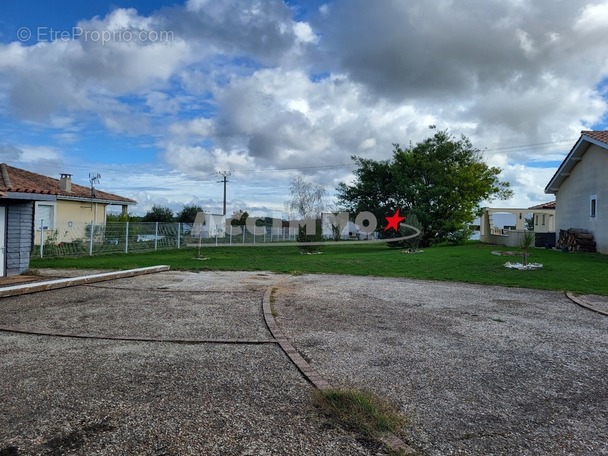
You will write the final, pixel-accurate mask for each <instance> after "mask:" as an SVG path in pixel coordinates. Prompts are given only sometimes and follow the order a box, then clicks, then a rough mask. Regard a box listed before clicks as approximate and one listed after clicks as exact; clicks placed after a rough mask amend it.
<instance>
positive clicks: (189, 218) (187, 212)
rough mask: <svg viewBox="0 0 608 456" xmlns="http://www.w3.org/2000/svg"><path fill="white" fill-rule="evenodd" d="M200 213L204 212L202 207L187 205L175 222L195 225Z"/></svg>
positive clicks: (178, 214)
mask: <svg viewBox="0 0 608 456" xmlns="http://www.w3.org/2000/svg"><path fill="white" fill-rule="evenodd" d="M199 212H204V211H203V208H202V207H200V206H197V205H195V204H190V205H189V204H185V205H184V207H183V209H182V210H181V211H179V212H178V213H177V215H176V216H175V220H176V221H178V222H180V223H194V219H195V218H196V214H198V213H199Z"/></svg>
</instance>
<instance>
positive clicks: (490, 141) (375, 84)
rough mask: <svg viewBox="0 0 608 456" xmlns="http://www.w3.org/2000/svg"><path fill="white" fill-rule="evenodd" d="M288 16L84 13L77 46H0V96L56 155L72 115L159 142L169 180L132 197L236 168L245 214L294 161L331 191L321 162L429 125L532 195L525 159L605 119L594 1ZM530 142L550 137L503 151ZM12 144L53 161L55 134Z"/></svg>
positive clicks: (420, 134)
mask: <svg viewBox="0 0 608 456" xmlns="http://www.w3.org/2000/svg"><path fill="white" fill-rule="evenodd" d="M292 16H293V14H292V10H291V9H290V7H288V6H287V5H286V4H285V3H284V2H282V1H280V0H268V1H262V0H253V1H240V0H226V1H222V2H217V1H211V0H188V1H187V3H186V4H185V6H183V7H182V6H176V7H172V8H167V9H164V10H160V11H159V12H157V13H154V14H153V15H150V16H142V15H139V14H138V13H137V12H136V11H135V10H133V9H120V8H119V9H116V10H114V11H112V12H111V13H110V14H108V15H106V16H105V17H96V18H93V19H88V20H82V21H80V22H79V23H78V24H76V25H77V26H78V27H79V28H80V29H81V31H82V34H81V36H80V38H79V39H78V40H73V41H55V42H41V43H38V44H37V45H34V46H25V45H22V44H17V43H10V44H5V45H0V107H1V108H2V110H3V111H6V112H7V114H6V115H7V116H9V117H10V118H11V119H13V120H14V121H15V122H20V121H25V122H28V123H27V124H26V125H28V126H31V125H34V126H35V128H49V129H51V130H52V135H53V137H54V138H55V139H54V140H55V141H57V142H58V143H60V145H61V146H65V147H66V150H69V147H70V146H71V145H72V144H73V145H74V147H75V149H72V150H78V149H77V146H78V141H79V138H81V137H83V136H85V135H86V134H87V131H86V129H85V125H86V126H89V125H93V127H94V128H103V129H104V131H105V132H108V133H111V134H113V135H129V136H143V137H145V138H147V139H148V140H149V141H150V142H155V144H156V146H157V147H158V148H159V149H160V150H161V154H159V155H160V156H162V157H163V159H164V162H165V164H166V165H168V166H169V167H170V168H171V169H172V170H174V172H175V173H176V175H172V176H171V177H170V179H169V180H166V179H165V174H166V169H165V168H164V167H162V171H159V172H158V174H156V175H155V174H154V173H150V174H148V173H144V174H143V175H144V176H148V179H149V180H154V179H157V180H158V181H160V182H164V184H163V185H161V186H159V187H158V188H149V189H145V185H144V183H143V182H140V183H137V184H136V181H135V180H132V181H131V182H132V183H133V185H134V187H138V190H136V192H140V193H138V195H139V196H138V197H141V198H143V199H144V200H145V201H148V200H150V201H165V202H166V203H167V204H177V203H178V202H179V200H180V198H181V199H183V200H185V201H186V200H187V201H189V200H192V198H194V196H193V195H195V194H196V186H195V184H194V183H193V182H190V181H189V179H192V180H196V179H200V178H203V177H208V176H209V175H210V173H213V172H215V171H218V170H232V171H234V172H235V176H238V179H239V182H242V185H243V187H242V189H239V187H238V185H241V184H238V185H236V187H235V190H237V191H240V192H242V193H241V194H240V196H235V201H236V200H238V201H239V202H240V203H239V204H245V205H247V206H248V207H256V201H255V200H256V198H257V199H258V200H259V201H261V202H260V204H258V205H257V206H260V207H270V206H271V205H272V204H275V203H276V204H277V205H282V202H283V200H284V199H285V197H284V196H281V195H284V194H285V192H286V188H287V186H288V185H287V181H288V178H289V176H290V175H291V174H293V173H295V172H296V171H284V172H276V173H271V172H270V171H269V170H271V169H274V168H278V169H283V170H284V169H293V168H302V170H301V172H302V173H306V174H308V175H310V176H312V177H314V178H315V179H316V180H317V181H318V182H322V183H324V184H326V185H327V186H328V189H329V190H330V191H332V190H333V186H335V184H336V183H337V182H338V181H340V180H342V179H348V178H349V173H350V172H351V171H352V169H350V168H348V167H336V168H322V167H324V166H325V167H326V166H328V165H332V164H336V165H341V164H344V163H349V162H350V156H351V155H353V154H361V155H363V156H365V157H370V158H376V159H384V158H388V157H390V155H391V152H392V149H393V146H392V144H393V143H400V144H401V145H403V146H407V145H408V144H409V142H410V141H412V142H416V141H419V140H422V139H423V138H425V137H427V136H429V134H430V133H431V132H430V131H429V130H428V128H427V127H428V125H431V124H434V125H437V127H438V128H440V129H444V128H448V129H450V131H452V132H454V133H456V134H459V133H464V134H465V135H467V136H469V137H470V138H471V139H472V141H473V144H474V145H475V146H477V147H479V148H480V149H486V152H485V156H486V157H487V159H488V161H489V162H490V163H491V164H493V165H497V166H500V167H502V168H503V169H504V173H503V175H504V176H505V178H506V179H508V180H510V181H511V182H512V184H513V187H514V189H515V195H516V197H515V199H514V200H513V201H512V202H509V204H515V205H532V204H536V203H539V202H542V201H544V200H545V199H547V198H548V199H550V198H549V197H548V196H547V195H544V194H543V193H542V191H543V189H544V186H545V184H546V182H545V180H546V179H548V178H550V177H551V175H552V173H553V171H554V169H553V168H551V169H545V168H537V167H530V166H529V165H530V164H532V163H534V162H536V163H538V162H541V163H542V162H546V161H557V160H559V159H561V157H563V155H564V154H565V153H566V152H567V151H568V150H569V148H570V147H571V145H572V144H573V142H574V140H576V138H577V137H578V134H579V132H580V130H582V129H587V128H590V127H592V126H594V125H596V124H600V123H601V122H602V120H603V119H605V118H606V114H607V112H608V103H607V100H606V94H605V93H602V92H601V91H602V89H601V86H602V84H603V83H604V84H605V81H607V80H608V55H607V54H606V52H605V49H604V48H605V44H604V43H605V36H606V35H607V33H608V2H606V1H603V2H599V1H595V2H587V1H583V0H575V1H571V2H564V3H561V4H560V7H559V8H556V7H555V4H554V2H552V1H548V0H536V1H532V0H503V1H500V2H499V1H494V0H492V1H482V0H462V1H461V2H450V1H445V2H439V3H437V4H436V5H429V3H428V2H424V1H422V0H411V1H408V2H397V1H393V2H369V1H367V0H334V1H333V2H331V3H328V4H326V5H323V6H321V7H320V8H319V11H318V14H311V19H310V20H309V21H308V22H301V21H300V22H299V21H297V20H295V19H294V17H292ZM163 31H164V32H170V33H169V34H168V35H165V38H166V39H164V40H161V39H158V40H150V39H148V40H145V39H144V40H135V39H133V40H125V39H113V40H110V41H107V42H102V41H100V40H95V39H92V38H93V37H94V36H96V35H94V33H98V34H99V36H100V37H101V36H102V33H104V32H112V33H119V34H120V33H122V34H123V35H122V36H123V37H124V36H125V35H124V33H125V32H129V33H130V34H131V35H129V36H133V34H137V33H139V32H156V33H160V32H163ZM86 33H88V39H85V37H86V36H87V35H85V34H86ZM119 36H120V35H119ZM148 36H150V35H148ZM157 36H158V37H160V35H157ZM603 90H605V89H603ZM100 126H102V127H100ZM4 128H6V127H4ZM2 132H3V133H4V132H5V130H3V131H2ZM12 136H14V134H13V133H11V137H12ZM150 138H152V139H150ZM26 143H27V141H25V140H23V141H17V142H16V144H26ZM547 143H549V144H547ZM534 144H546V146H540V147H537V146H530V147H528V148H525V147H513V146H520V145H534ZM20 148H21V149H22V152H23V153H24V154H26V153H27V157H29V158H28V160H33V162H35V161H37V160H38V161H40V160H45V159H51V160H62V155H63V153H59V152H58V150H59V148H58V146H57V144H54V145H49V146H48V147H47V149H46V150H45V151H44V153H43V152H42V151H43V149H37V148H35V147H34V148H32V147H28V146H20ZM11 150H12V149H11ZM11 150H9V149H4V150H0V153H6V154H8V155H7V156H11V155H10V153H13V155H12V156H15V155H14V150H13V151H12V152H11ZM36 151H39V153H38V152H36ZM44 154H47V155H44ZM53 154H55V155H53ZM24 156H25V155H24ZM20 157H21V156H20ZM49 157H50V158H49ZM21 159H22V160H23V159H24V158H23V157H21ZM33 162H31V163H33ZM264 172H267V173H269V174H267V175H264ZM153 176H155V177H153ZM268 176H272V179H271V180H272V185H273V186H274V188H275V190H273V191H269V190H268V189H267V188H266V187H267V185H268ZM265 178H266V179H265ZM179 182H183V184H181V185H180V184H179ZM245 182H246V183H245ZM246 185H249V186H250V190H249V191H247V190H245V188H246ZM173 186H177V188H174V187H173ZM130 191H131V190H130ZM133 191H135V190H133ZM141 192H144V193H141ZM180 195H181V196H180ZM155 198H156V199H155ZM163 198H165V199H164V200H163ZM197 198H198V196H197ZM200 198H203V199H205V198H204V197H200ZM214 198H215V197H214ZM142 207H144V206H143V205H142Z"/></svg>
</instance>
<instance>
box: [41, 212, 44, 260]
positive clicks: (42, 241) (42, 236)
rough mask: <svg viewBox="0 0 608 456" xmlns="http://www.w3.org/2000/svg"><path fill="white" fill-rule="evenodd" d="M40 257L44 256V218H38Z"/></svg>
mask: <svg viewBox="0 0 608 456" xmlns="http://www.w3.org/2000/svg"><path fill="white" fill-rule="evenodd" d="M40 258H44V220H40Z"/></svg>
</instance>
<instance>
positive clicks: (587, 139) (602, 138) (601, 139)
mask: <svg viewBox="0 0 608 456" xmlns="http://www.w3.org/2000/svg"><path fill="white" fill-rule="evenodd" d="M592 145H596V146H599V147H602V148H604V149H608V130H606V131H581V137H580V138H579V139H578V141H577V142H576V144H574V146H573V147H572V149H570V152H569V153H568V155H567V156H566V158H565V159H564V161H563V162H562V164H561V165H560V166H559V168H557V171H556V172H555V174H554V175H553V177H552V178H551V180H550V181H549V183H548V184H547V186H546V187H545V193H553V194H555V193H557V191H558V190H559V186H560V185H561V184H562V182H564V180H565V179H566V178H567V177H568V176H569V175H570V171H572V169H573V168H574V167H575V166H576V164H577V163H578V162H579V161H581V160H582V158H583V155H584V154H585V152H587V149H589V147H591V146H592Z"/></svg>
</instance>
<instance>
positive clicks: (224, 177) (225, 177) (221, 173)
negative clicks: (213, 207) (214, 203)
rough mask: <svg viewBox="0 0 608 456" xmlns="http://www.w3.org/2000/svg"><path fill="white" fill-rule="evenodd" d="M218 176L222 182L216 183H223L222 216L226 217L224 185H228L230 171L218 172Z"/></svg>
mask: <svg viewBox="0 0 608 456" xmlns="http://www.w3.org/2000/svg"><path fill="white" fill-rule="evenodd" d="M217 174H218V176H220V177H222V178H223V179H222V180H219V181H218V183H222V182H223V183H224V212H223V213H222V215H226V184H227V183H228V176H230V174H231V173H230V171H219V172H218V173H217Z"/></svg>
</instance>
